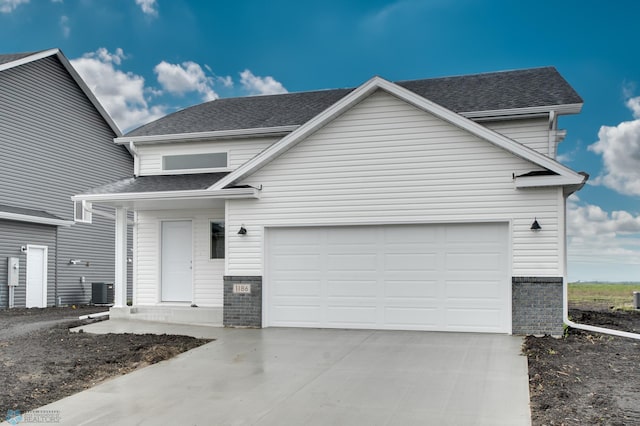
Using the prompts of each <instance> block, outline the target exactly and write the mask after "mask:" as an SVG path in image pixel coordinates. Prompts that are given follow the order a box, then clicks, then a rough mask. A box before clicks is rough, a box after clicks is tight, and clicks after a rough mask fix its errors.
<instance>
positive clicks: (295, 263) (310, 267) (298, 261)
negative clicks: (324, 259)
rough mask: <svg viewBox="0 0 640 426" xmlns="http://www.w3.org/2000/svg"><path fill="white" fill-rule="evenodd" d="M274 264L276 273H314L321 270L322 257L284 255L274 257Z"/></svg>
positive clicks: (316, 255)
mask: <svg viewBox="0 0 640 426" xmlns="http://www.w3.org/2000/svg"><path fill="white" fill-rule="evenodd" d="M274 257H275V259H274V261H273V264H272V268H273V270H274V271H304V272H307V271H314V270H319V266H320V255H319V254H315V255H308V254H284V255H279V256H274Z"/></svg>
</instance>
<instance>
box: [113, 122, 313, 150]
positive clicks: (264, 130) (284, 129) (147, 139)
mask: <svg viewBox="0 0 640 426" xmlns="http://www.w3.org/2000/svg"><path fill="white" fill-rule="evenodd" d="M298 127H300V126H299V125H292V126H276V127H258V128H255V129H232V130H215V131H210V132H194V133H175V134H168V135H151V136H120V137H117V138H114V139H113V141H114V142H115V143H116V144H119V145H124V144H129V143H130V142H135V143H138V144H139V143H159V142H175V141H184V140H194V139H229V138H241V137H244V136H250V137H258V136H282V135H285V134H288V133H291V132H293V131H294V130H295V129H297V128H298Z"/></svg>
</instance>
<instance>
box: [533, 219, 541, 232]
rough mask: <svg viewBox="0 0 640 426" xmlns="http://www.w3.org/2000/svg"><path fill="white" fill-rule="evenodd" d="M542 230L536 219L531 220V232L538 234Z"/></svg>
mask: <svg viewBox="0 0 640 426" xmlns="http://www.w3.org/2000/svg"><path fill="white" fill-rule="evenodd" d="M541 229H542V226H540V224H539V223H538V219H537V218H534V219H533V223H532V224H531V230H532V231H533V232H538V231H540V230H541Z"/></svg>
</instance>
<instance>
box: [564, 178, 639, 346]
mask: <svg viewBox="0 0 640 426" xmlns="http://www.w3.org/2000/svg"><path fill="white" fill-rule="evenodd" d="M580 174H582V175H584V176H585V179H584V181H583V182H582V184H581V185H578V186H576V187H571V188H568V189H567V192H566V193H565V192H564V191H563V198H564V201H565V202H563V204H564V208H563V209H561V211H562V213H563V217H562V221H561V222H560V223H561V224H562V226H563V227H564V229H563V230H562V231H563V232H562V234H563V235H566V229H567V209H566V199H567V198H568V197H569V195H571V194H573V193H574V192H576V191H579V190H580V189H581V188H582V187H583V186H584V184H585V183H586V182H587V179H589V175H588V174H586V173H584V172H580ZM563 240H564V242H563V244H564V246H565V247H564V273H563V277H562V321H563V322H564V323H565V324H566V325H568V326H569V327H572V328H576V329H578V330H584V331H591V332H593V333H602V334H609V335H612V336H618V337H626V338H628V339H636V340H640V334H639V333H631V332H628V331H620V330H613V329H611V328H604V327H596V326H594V325H588V324H578V323H576V322H573V321H571V320H570V319H569V284H568V283H567V272H566V271H567V249H566V245H567V239H566V236H565V238H563Z"/></svg>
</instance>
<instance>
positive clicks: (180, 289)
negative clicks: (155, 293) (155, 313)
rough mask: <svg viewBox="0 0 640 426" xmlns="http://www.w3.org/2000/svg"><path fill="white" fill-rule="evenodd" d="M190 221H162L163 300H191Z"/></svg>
mask: <svg viewBox="0 0 640 426" xmlns="http://www.w3.org/2000/svg"><path fill="white" fill-rule="evenodd" d="M191 251H192V243H191V221H190V220H172V221H165V222H162V266H161V269H162V277H161V280H162V289H161V300H162V301H163V302H191V301H192V299H193V288H192V252H191Z"/></svg>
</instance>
